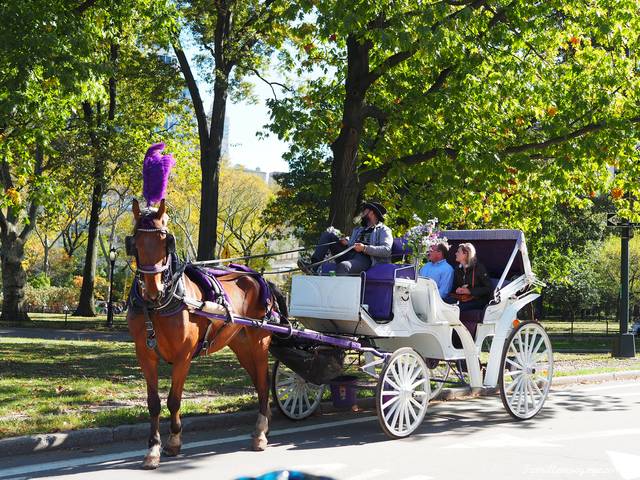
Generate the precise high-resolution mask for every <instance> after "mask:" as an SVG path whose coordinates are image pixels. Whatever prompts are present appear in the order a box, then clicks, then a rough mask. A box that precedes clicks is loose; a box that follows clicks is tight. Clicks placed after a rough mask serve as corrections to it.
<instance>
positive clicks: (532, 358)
mask: <svg viewBox="0 0 640 480" xmlns="http://www.w3.org/2000/svg"><path fill="white" fill-rule="evenodd" d="M543 344H544V337H543V336H540V340H539V341H538V344H537V345H536V346H535V347H534V348H533V349H532V350H531V361H532V362H533V361H534V359H535V358H536V356H537V355H538V350H540V346H541V345H543ZM543 353H544V352H543Z"/></svg>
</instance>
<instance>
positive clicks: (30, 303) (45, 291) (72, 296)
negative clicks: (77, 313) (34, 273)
mask: <svg viewBox="0 0 640 480" xmlns="http://www.w3.org/2000/svg"><path fill="white" fill-rule="evenodd" d="M79 293H80V291H79V289H78V288H76V287H48V286H39V287H35V286H33V285H27V286H26V287H25V289H24V302H25V309H26V310H27V311H34V312H40V311H48V312H57V313H60V312H62V311H63V308H64V306H65V305H67V306H68V307H69V308H70V309H73V307H74V306H75V304H76V302H77V301H78V295H79Z"/></svg>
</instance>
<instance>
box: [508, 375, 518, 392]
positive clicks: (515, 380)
mask: <svg viewBox="0 0 640 480" xmlns="http://www.w3.org/2000/svg"><path fill="white" fill-rule="evenodd" d="M521 380H522V375H518V377H517V378H514V379H513V380H512V381H511V383H509V385H507V387H506V388H505V389H504V391H505V393H508V392H510V391H511V390H513V389H514V388H515V387H516V386H517V385H518V383H519V382H520V381H521Z"/></svg>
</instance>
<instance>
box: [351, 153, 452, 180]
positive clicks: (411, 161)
mask: <svg viewBox="0 0 640 480" xmlns="http://www.w3.org/2000/svg"><path fill="white" fill-rule="evenodd" d="M438 155H446V156H448V157H449V158H452V159H455V158H456V157H457V156H458V151H457V150H455V149H453V148H432V149H431V150H427V151H426V152H420V153H414V154H412V155H405V156H404V157H400V158H396V159H395V160H391V161H389V162H387V163H385V164H384V165H381V166H380V167H378V168H375V169H373V170H367V171H366V172H362V173H361V174H360V183H361V184H362V185H366V184H368V183H372V182H379V181H380V180H382V179H383V178H384V177H385V175H387V173H389V170H390V169H391V167H392V166H393V165H394V164H396V163H401V164H403V165H406V166H408V167H410V166H412V165H418V164H419V163H422V162H425V161H427V160H432V159H434V158H436V157H437V156H438Z"/></svg>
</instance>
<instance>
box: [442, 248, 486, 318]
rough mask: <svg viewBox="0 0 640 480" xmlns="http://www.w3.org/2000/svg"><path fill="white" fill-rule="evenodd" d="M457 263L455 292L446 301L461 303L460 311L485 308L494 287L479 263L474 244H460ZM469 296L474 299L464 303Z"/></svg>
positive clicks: (454, 274)
mask: <svg viewBox="0 0 640 480" xmlns="http://www.w3.org/2000/svg"><path fill="white" fill-rule="evenodd" d="M456 262H458V264H459V265H458V267H457V268H456V269H455V271H454V273H453V290H452V291H451V293H450V294H449V296H448V297H447V298H445V299H444V301H445V302H447V303H456V302H459V303H458V307H460V311H465V310H479V309H482V308H484V307H485V306H486V305H487V304H488V303H489V300H490V295H491V291H492V286H491V281H490V280H489V275H488V274H487V269H486V268H485V267H484V265H482V264H481V263H479V262H478V259H477V257H476V249H475V247H474V246H473V244H471V243H461V244H460V246H459V247H458V249H457V250H456ZM469 296H472V297H473V298H472V299H471V300H468V301H462V299H461V298H465V297H466V298H469Z"/></svg>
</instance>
